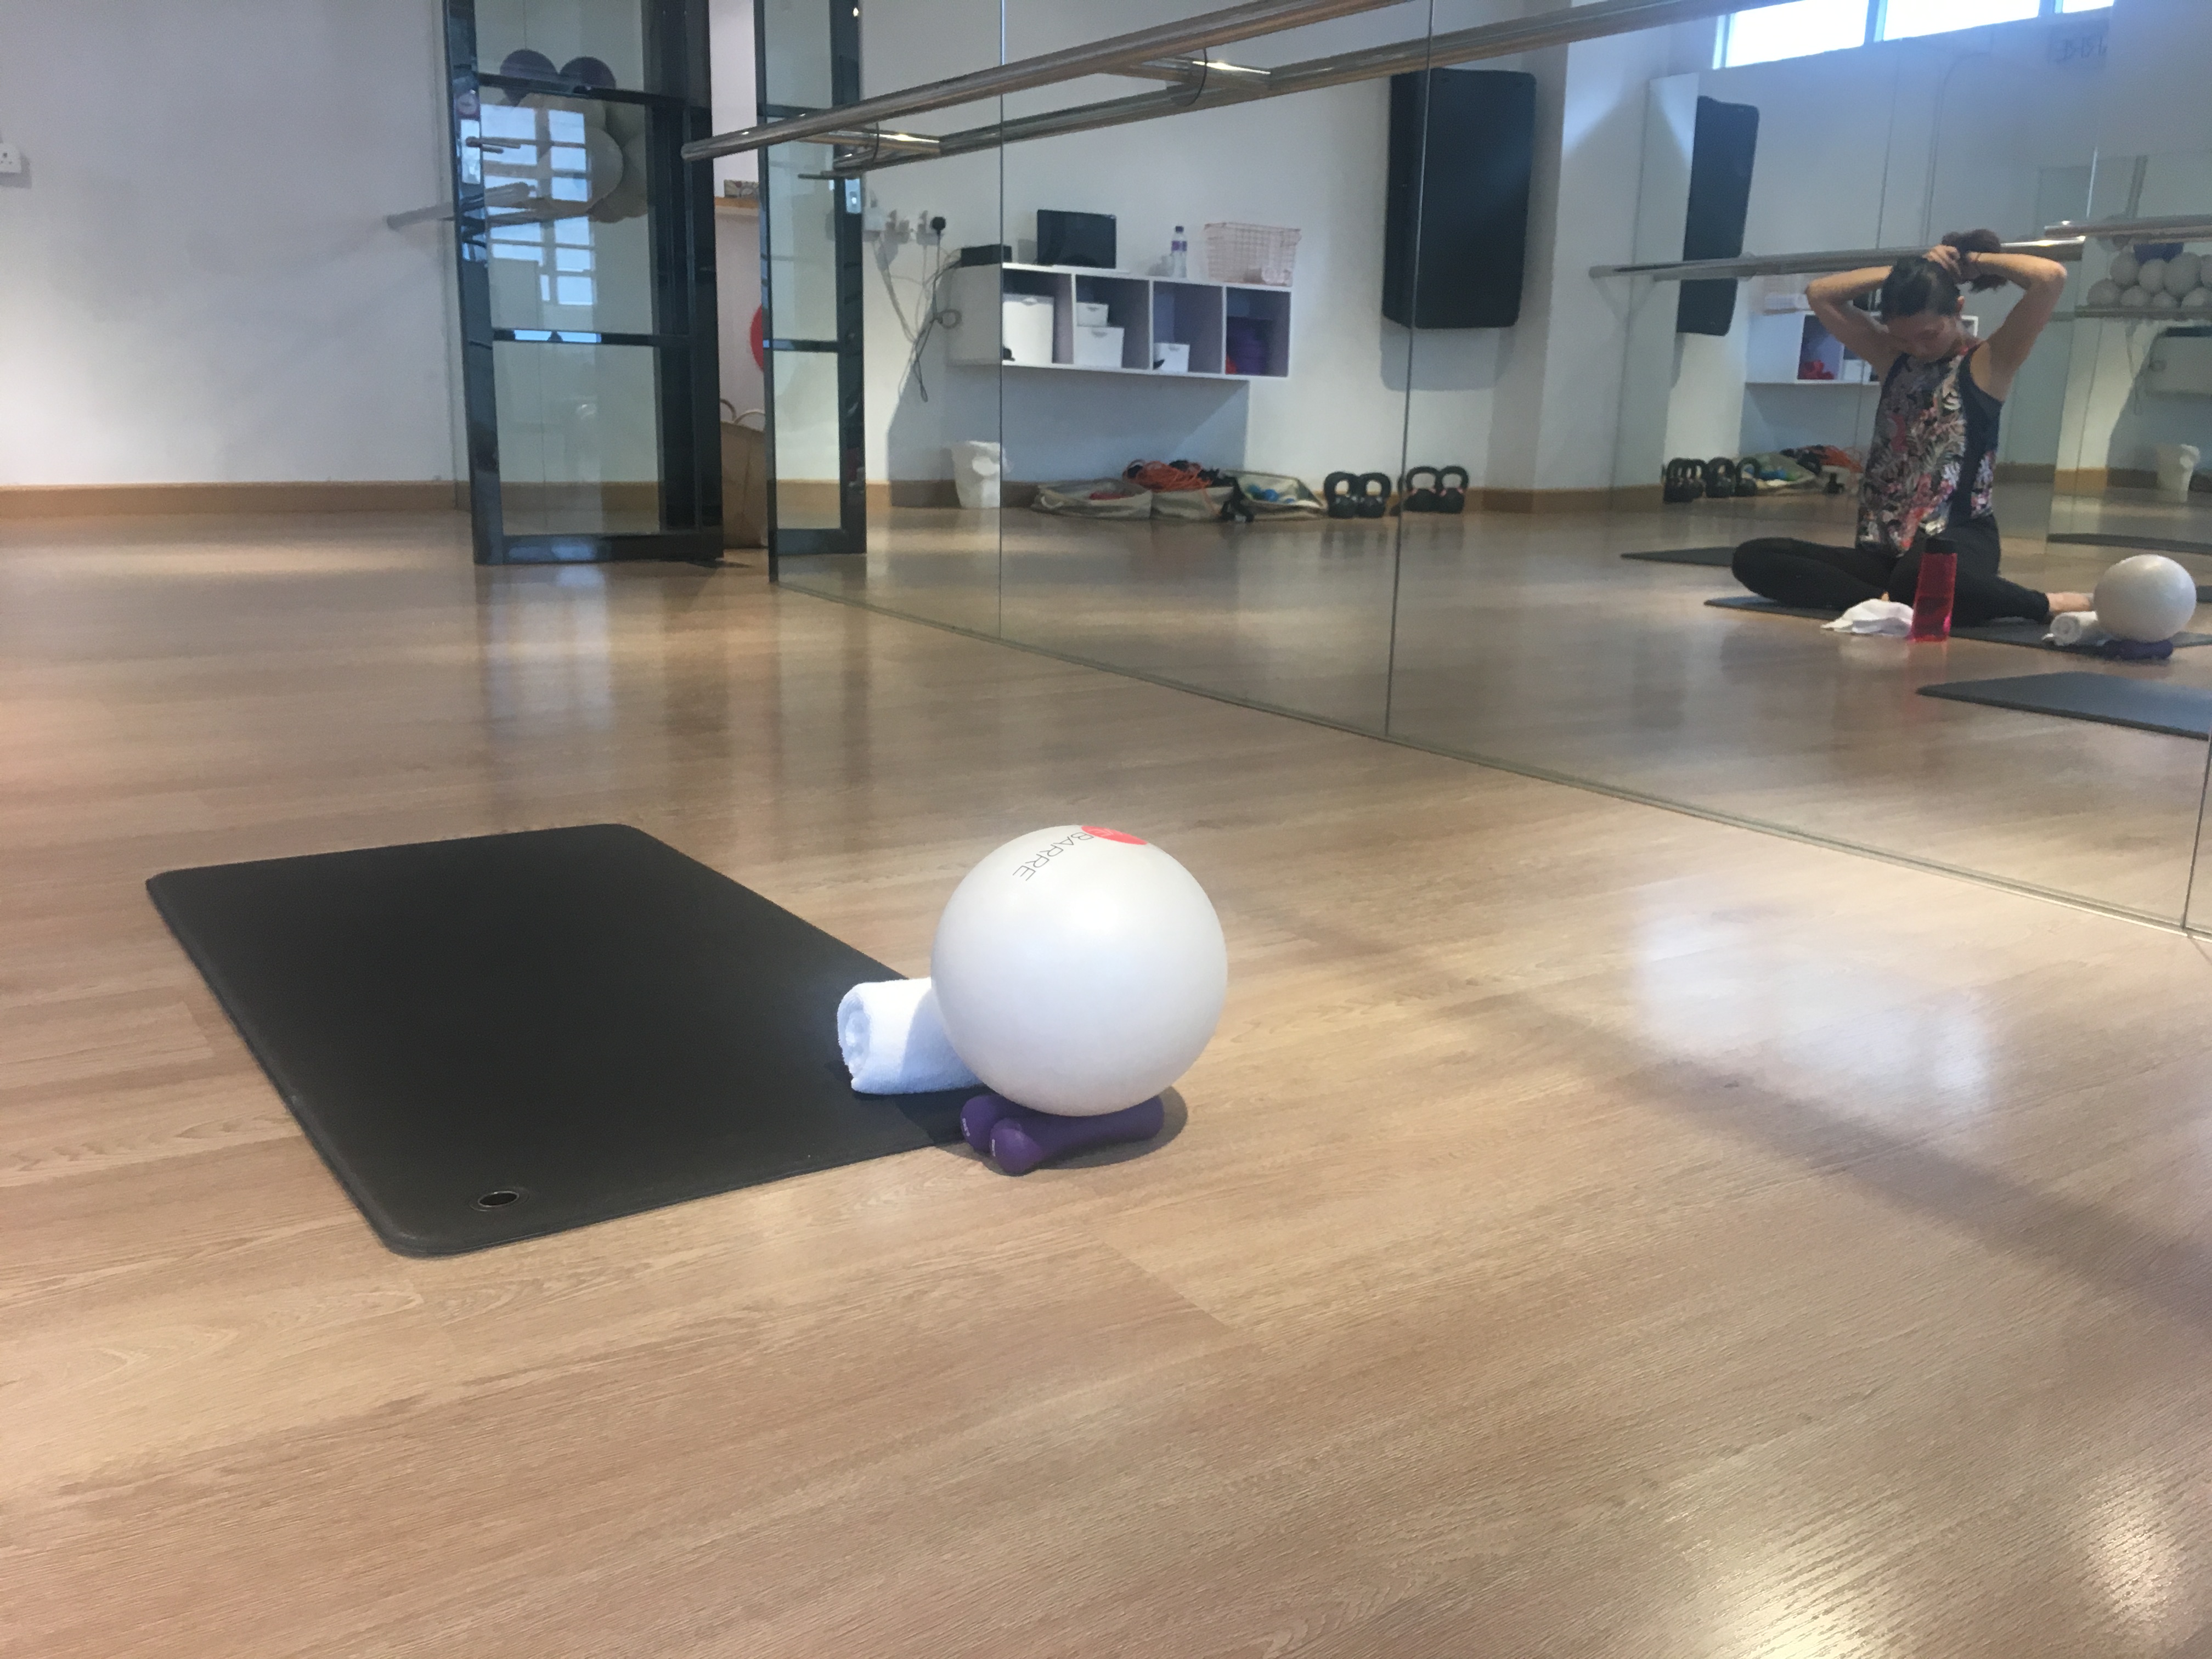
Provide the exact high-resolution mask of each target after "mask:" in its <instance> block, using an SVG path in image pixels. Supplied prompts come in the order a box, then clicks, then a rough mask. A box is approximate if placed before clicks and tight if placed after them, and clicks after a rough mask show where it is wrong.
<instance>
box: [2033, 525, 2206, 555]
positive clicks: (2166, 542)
mask: <svg viewBox="0 0 2212 1659" xmlns="http://www.w3.org/2000/svg"><path fill="white" fill-rule="evenodd" d="M2043 539H2044V540H2045V542H2047V543H2049V544H2051V546H2053V547H2136V548H2141V549H2142V550H2144V551H2146V552H2149V553H2202V554H2205V555H2207V556H2212V542H2185V541H2179V540H2176V539H2175V538H2172V537H2171V536H2115V535H2112V534H2110V533H2108V532H2104V531H2094V532H2092V531H2072V530H2069V531H2062V532H2056V533H2054V534H2051V535H2049V536H2045V538H2043Z"/></svg>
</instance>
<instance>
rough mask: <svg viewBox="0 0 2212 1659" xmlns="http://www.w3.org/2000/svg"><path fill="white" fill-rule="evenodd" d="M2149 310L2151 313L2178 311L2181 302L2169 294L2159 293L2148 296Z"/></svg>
mask: <svg viewBox="0 0 2212 1659" xmlns="http://www.w3.org/2000/svg"><path fill="white" fill-rule="evenodd" d="M2150 308H2151V309H2152V310H2153V311H2179V310H2180V309H2181V301H2179V300H2178V299H2176V298H2175V297H2174V296H2173V295H2171V294H2166V293H2164V292H2160V293H2157V294H2154V295H2151V296H2150Z"/></svg>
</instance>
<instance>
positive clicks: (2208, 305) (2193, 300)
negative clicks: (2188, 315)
mask: <svg viewBox="0 0 2212 1659" xmlns="http://www.w3.org/2000/svg"><path fill="white" fill-rule="evenodd" d="M2181 308H2182V309H2183V310H2184V311H2212V288H2192V289H2190V290H2189V292H2188V293H2187V294H2185V295H2183V296H2182V301H2181Z"/></svg>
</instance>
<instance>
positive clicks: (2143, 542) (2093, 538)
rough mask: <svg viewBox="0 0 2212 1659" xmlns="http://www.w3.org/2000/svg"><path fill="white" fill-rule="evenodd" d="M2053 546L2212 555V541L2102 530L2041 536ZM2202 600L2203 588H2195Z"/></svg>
mask: <svg viewBox="0 0 2212 1659" xmlns="http://www.w3.org/2000/svg"><path fill="white" fill-rule="evenodd" d="M2043 539H2044V540H2045V542H2047V543H2049V544H2051V546H2053V547H2136V548H2141V549H2142V550H2144V551H2146V552H2150V553H2203V554H2205V555H2207V556H2212V542H2185V541H2176V540H2175V539H2174V538H2172V537H2171V536H2116V535H2112V534H2110V533H2108V532H2103V531H2096V532H2088V531H2071V530H2069V531H2063V532H2056V533H2053V534H2051V535H2049V536H2045V538H2043ZM2197 593H2198V597H2199V600H2200V602H2202V599H2203V589H2202V588H2199V589H2198V590H2197Z"/></svg>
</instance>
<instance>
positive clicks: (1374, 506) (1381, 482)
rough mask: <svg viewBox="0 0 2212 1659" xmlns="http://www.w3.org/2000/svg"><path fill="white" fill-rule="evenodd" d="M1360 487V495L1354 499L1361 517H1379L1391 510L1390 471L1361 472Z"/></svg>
mask: <svg viewBox="0 0 2212 1659" xmlns="http://www.w3.org/2000/svg"><path fill="white" fill-rule="evenodd" d="M1358 489H1359V493H1358V495H1355V496H1354V497H1353V498H1352V500H1353V501H1354V503H1355V504H1356V506H1357V507H1358V513H1359V516H1360V517H1361V518H1363V519H1379V518H1381V517H1382V516H1383V514H1384V513H1388V512H1389V510H1390V475H1389V473H1387V472H1363V473H1361V474H1360V475H1359V479H1358Z"/></svg>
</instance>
